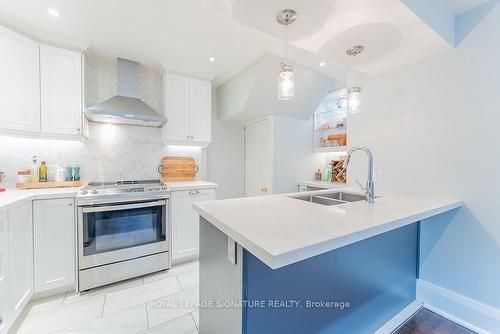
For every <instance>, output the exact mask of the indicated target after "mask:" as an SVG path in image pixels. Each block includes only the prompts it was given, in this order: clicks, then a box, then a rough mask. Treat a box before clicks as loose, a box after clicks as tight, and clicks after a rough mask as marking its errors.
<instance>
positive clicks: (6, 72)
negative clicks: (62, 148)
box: [0, 27, 40, 132]
mask: <svg viewBox="0 0 500 334" xmlns="http://www.w3.org/2000/svg"><path fill="white" fill-rule="evenodd" d="M0 50H1V52H0V73H1V75H0V92H2V93H1V94H0V128H1V129H3V130H15V131H28V132H38V131H40V77H39V59H38V56H39V50H38V43H36V42H34V41H32V40H31V39H29V38H26V37H24V36H22V35H19V34H17V33H14V32H12V31H10V30H7V29H5V28H3V27H0Z"/></svg>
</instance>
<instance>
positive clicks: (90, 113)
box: [85, 58, 167, 128]
mask: <svg viewBox="0 0 500 334" xmlns="http://www.w3.org/2000/svg"><path fill="white" fill-rule="evenodd" d="M117 63H118V64H117V65H118V80H117V81H118V87H117V92H118V94H117V95H116V96H113V97H112V98H109V99H107V100H105V101H103V102H101V103H98V104H96V105H95V106H92V107H90V108H87V109H86V110H85V116H86V117H87V118H88V120H89V121H93V122H99V123H115V124H128V125H142V126H151V127H156V128H160V127H162V126H163V125H165V123H167V119H166V118H165V117H163V116H162V115H160V113H158V112H157V111H156V110H154V109H153V108H151V107H150V106H149V105H148V104H147V103H145V102H144V101H142V100H141V99H140V98H139V63H138V62H135V61H131V60H127V59H123V58H118V60H117Z"/></svg>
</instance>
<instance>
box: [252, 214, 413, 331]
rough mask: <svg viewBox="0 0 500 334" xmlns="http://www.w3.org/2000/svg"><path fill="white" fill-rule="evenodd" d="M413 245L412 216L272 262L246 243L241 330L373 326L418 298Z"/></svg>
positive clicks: (336, 328)
mask: <svg viewBox="0 0 500 334" xmlns="http://www.w3.org/2000/svg"><path fill="white" fill-rule="evenodd" d="M332 223H334V222H332ZM417 250H418V227H417V223H415V224H412V225H408V226H405V227H402V228H399V229H397V230H394V231H391V232H388V233H384V234H382V235H379V236H375V237H372V238H370V239H367V240H363V241H360V242H357V243H354V244H351V245H348V246H345V247H342V248H340V249H337V250H334V251H331V252H328V253H324V254H321V255H318V256H316V257H313V258H311V259H307V260H304V261H301V262H298V263H294V264H292V265H289V266H286V267H283V268H280V269H277V270H273V269H271V268H270V267H268V266H267V265H266V264H264V263H263V262H261V261H260V260H259V259H257V258H256V257H255V256H253V255H252V254H251V253H249V252H248V251H246V250H245V251H244V262H243V266H244V267H243V296H244V300H245V301H246V302H247V303H248V304H247V305H246V306H245V307H244V309H243V333H244V334H257V333H259V334H263V333H269V334H271V333H273V334H275V333H276V334H277V333H283V334H285V333H286V334H294V333H297V334H299V333H300V334H326V333H328V334H331V333H341V334H349V333H353V334H360V333H373V332H374V331H375V330H377V329H378V328H379V327H381V326H382V325H383V324H384V323H386V322H387V321H388V320H389V319H391V318H392V317H393V316H394V315H396V314H397V313H398V312H399V311H401V310H402V309H403V308H404V307H406V306H407V305H408V304H410V303H411V302H412V301H414V300H415V293H416V291H415V290H416V275H417V255H418V252H417ZM308 301H309V302H311V301H313V302H316V303H319V302H321V301H323V302H339V303H343V304H338V305H336V306H337V307H335V305H334V304H333V303H331V304H330V305H325V304H323V306H320V305H318V304H316V305H315V306H318V307H311V306H312V304H311V303H308ZM346 302H348V303H349V307H346V306H347V304H346ZM341 305H343V306H344V308H343V309H342V308H341ZM308 306H309V307H308Z"/></svg>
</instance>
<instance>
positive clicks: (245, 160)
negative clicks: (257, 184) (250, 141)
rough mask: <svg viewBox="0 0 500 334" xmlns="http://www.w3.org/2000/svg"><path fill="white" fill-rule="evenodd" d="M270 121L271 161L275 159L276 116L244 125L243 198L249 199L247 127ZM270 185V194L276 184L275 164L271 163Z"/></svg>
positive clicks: (262, 118)
mask: <svg viewBox="0 0 500 334" xmlns="http://www.w3.org/2000/svg"><path fill="white" fill-rule="evenodd" d="M262 121H269V122H270V124H271V135H270V139H271V160H273V159H274V116H266V117H261V118H258V119H256V120H253V121H250V122H246V123H244V124H243V196H244V197H247V189H246V185H247V182H246V179H247V126H250V125H252V124H255V123H258V122H262ZM270 180H271V181H270V185H269V193H270V194H272V193H273V184H274V163H273V161H271V177H270Z"/></svg>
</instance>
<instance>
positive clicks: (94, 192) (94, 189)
mask: <svg viewBox="0 0 500 334" xmlns="http://www.w3.org/2000/svg"><path fill="white" fill-rule="evenodd" d="M90 193H91V194H93V195H95V194H97V193H98V191H97V189H96V188H93V189H92V190H91V191H90Z"/></svg>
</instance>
